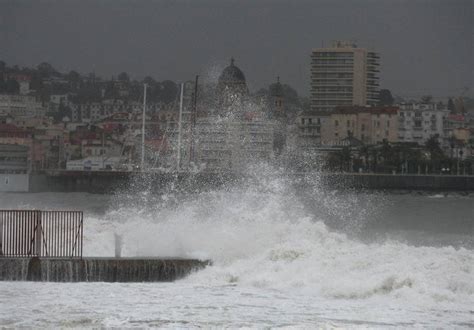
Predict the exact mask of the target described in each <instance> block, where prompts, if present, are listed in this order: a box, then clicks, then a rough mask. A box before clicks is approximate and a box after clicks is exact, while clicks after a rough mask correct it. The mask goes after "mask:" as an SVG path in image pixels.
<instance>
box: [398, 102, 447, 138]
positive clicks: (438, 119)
mask: <svg viewBox="0 0 474 330" xmlns="http://www.w3.org/2000/svg"><path fill="white" fill-rule="evenodd" d="M398 106H399V108H400V111H399V126H398V140H399V141H400V142H416V143H418V144H419V145H423V144H425V142H426V141H427V140H428V139H429V138H431V137H432V136H438V137H439V142H440V143H441V142H442V139H443V137H444V132H443V123H444V121H445V119H446V117H447V116H448V114H449V110H447V109H446V108H445V107H444V106H439V105H438V104H434V103H402V104H399V105H398Z"/></svg>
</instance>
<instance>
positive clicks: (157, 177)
mask: <svg viewBox="0 0 474 330" xmlns="http://www.w3.org/2000/svg"><path fill="white" fill-rule="evenodd" d="M291 175H292V176H294V177H295V179H297V180H298V179H299V180H303V181H307V183H308V184H311V183H313V182H316V183H317V184H320V185H322V186H327V187H330V188H335V189H347V188H353V189H375V190H426V191H464V192H468V191H470V192H473V191H474V176H473V175H417V174H375V173H293V174H291ZM242 179H245V177H244V176H242V175H239V174H236V173H197V174H192V173H179V174H173V173H131V172H114V171H110V172H107V171H100V172H88V171H74V172H73V171H54V172H50V173H48V174H44V175H32V177H31V179H30V181H29V182H30V189H29V191H30V192H89V193H111V192H114V191H120V190H123V191H127V192H130V193H133V192H135V191H144V190H150V191H153V192H158V193H161V192H164V191H167V190H170V189H174V190H182V191H186V192H193V191H200V190H202V189H207V188H215V187H216V186H217V187H218V186H221V185H225V184H228V183H233V182H237V181H239V180H242ZM251 179H252V180H255V178H251Z"/></svg>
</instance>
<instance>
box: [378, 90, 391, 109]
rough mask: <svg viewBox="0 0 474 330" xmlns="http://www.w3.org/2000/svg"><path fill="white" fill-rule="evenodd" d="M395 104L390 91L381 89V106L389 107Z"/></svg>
mask: <svg viewBox="0 0 474 330" xmlns="http://www.w3.org/2000/svg"><path fill="white" fill-rule="evenodd" d="M393 102H394V98H393V96H392V92H390V90H388V89H381V90H380V92H379V106H389V105H392V104H393Z"/></svg>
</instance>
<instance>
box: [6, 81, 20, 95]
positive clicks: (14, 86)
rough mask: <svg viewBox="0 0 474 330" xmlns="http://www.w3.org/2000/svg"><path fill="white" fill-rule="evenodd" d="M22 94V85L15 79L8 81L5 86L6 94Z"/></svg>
mask: <svg viewBox="0 0 474 330" xmlns="http://www.w3.org/2000/svg"><path fill="white" fill-rule="evenodd" d="M19 92H20V84H19V83H18V82H17V81H16V80H15V79H8V80H7V81H6V82H5V84H4V93H7V94H18V93H19Z"/></svg>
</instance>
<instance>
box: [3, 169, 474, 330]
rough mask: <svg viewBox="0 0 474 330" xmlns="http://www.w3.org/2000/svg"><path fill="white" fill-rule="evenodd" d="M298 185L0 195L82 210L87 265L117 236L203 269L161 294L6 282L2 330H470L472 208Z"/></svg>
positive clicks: (467, 202) (284, 181)
mask: <svg viewBox="0 0 474 330" xmlns="http://www.w3.org/2000/svg"><path fill="white" fill-rule="evenodd" d="M306 180H307V181H308V182H310V183H311V184H309V185H308V184H307V185H305V187H302V186H301V185H299V184H295V183H294V182H293V181H292V180H291V179H290V178H289V177H286V176H285V175H282V174H281V173H276V174H268V172H263V173H262V174H261V175H256V176H254V180H252V182H244V183H241V184H239V185H235V186H224V187H221V188H219V189H215V190H208V191H203V192H201V193H198V194H192V195H190V194H183V193H178V192H175V191H173V190H170V191H168V192H167V193H164V194H162V195H154V194H151V193H149V192H143V193H141V194H138V195H133V196H131V195H130V194H127V192H119V193H116V194H114V195H92V194H83V193H71V194H55V193H41V194H0V208H42V209H45V208H46V209H83V210H84V211H85V230H84V235H85V237H84V244H85V246H84V253H85V255H88V256H112V255H113V254H114V235H115V234H119V235H121V236H122V240H123V242H124V245H123V255H124V256H175V257H193V258H202V259H208V258H209V259H211V260H213V265H212V266H210V267H208V268H206V269H204V270H202V271H200V272H196V273H194V274H192V275H191V276H189V277H187V278H186V279H184V280H181V281H178V282H175V283H168V284H163V283H156V284H153V283H152V284H139V283H136V284H106V283H95V284H90V283H79V284H55V283H12V282H3V283H0V324H1V325H5V326H15V327H16V326H50V327H56V326H118V327H120V326H161V327H189V326H218V327H220V326H232V327H234V326H237V327H240V326H242V327H245V326H259V327H260V326H291V325H294V326H302V327H305V326H310V325H320V326H326V325H327V326H357V325H368V326H373V327H385V326H391V325H392V326H398V327H405V326H441V327H443V326H444V327H448V326H458V327H459V326H460V327H463V326H466V327H468V326H474V322H473V315H474V308H473V307H472V306H474V251H473V247H474V244H473V232H472V229H473V221H474V220H473V219H474V217H472V215H473V214H472V213H473V209H472V205H473V202H474V197H473V196H472V195H468V196H460V195H456V194H449V195H445V194H431V195H430V194H427V195H426V194H424V195H420V194H388V193H385V194H381V193H368V192H365V193H363V192H353V191H352V192H351V191H346V192H340V191H331V190H330V189H327V188H326V189H324V190H323V189H321V188H320V187H319V185H318V178H317V177H315V178H307V179H306ZM311 180H313V181H314V182H311ZM32 296H34V297H35V299H31V297H32Z"/></svg>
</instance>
